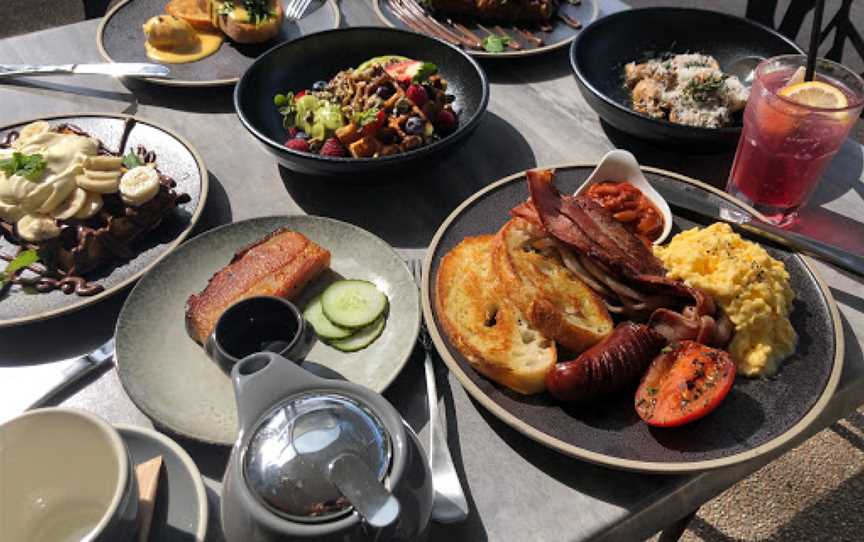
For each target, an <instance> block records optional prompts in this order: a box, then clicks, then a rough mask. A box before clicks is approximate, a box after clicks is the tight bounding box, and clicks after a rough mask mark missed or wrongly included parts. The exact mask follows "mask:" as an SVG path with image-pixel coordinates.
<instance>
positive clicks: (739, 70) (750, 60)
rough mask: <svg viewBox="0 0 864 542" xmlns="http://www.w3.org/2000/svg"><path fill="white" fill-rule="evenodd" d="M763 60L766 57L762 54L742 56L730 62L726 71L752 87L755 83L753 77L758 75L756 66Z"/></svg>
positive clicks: (743, 83)
mask: <svg viewBox="0 0 864 542" xmlns="http://www.w3.org/2000/svg"><path fill="white" fill-rule="evenodd" d="M763 60H765V58H764V57H761V56H742V57H741V58H738V59H736V60H734V61H733V62H732V63H731V64H729V65H728V66H727V67H726V70H725V72H726V73H728V74H729V75H734V76H735V77H737V78H738V80H739V81H741V84H742V85H744V86H745V87H746V88H750V87H751V86H752V85H753V79H754V78H755V77H756V67H757V66H759V63H760V62H762V61H763Z"/></svg>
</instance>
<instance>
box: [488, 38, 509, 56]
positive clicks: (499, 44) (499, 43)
mask: <svg viewBox="0 0 864 542" xmlns="http://www.w3.org/2000/svg"><path fill="white" fill-rule="evenodd" d="M508 43H510V38H508V37H507V36H495V35H489V36H486V37H485V38H483V48H484V49H486V50H487V51H489V52H490V53H503V52H504V49H506V48H507V44H508Z"/></svg>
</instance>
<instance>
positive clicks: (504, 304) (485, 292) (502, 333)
mask: <svg viewBox="0 0 864 542" xmlns="http://www.w3.org/2000/svg"><path fill="white" fill-rule="evenodd" d="M494 239H495V238H494V236H492V235H481V236H478V237H467V238H465V239H464V240H463V241H462V242H461V243H459V244H458V245H456V246H455V247H454V248H453V250H451V251H450V252H449V253H447V255H446V256H444V258H443V259H442V260H441V266H440V267H439V269H438V276H437V278H436V283H435V305H436V309H437V313H438V315H439V317H440V319H441V322H442V324H443V326H444V330H445V332H446V333H447V335H448V336H449V337H450V341H451V342H452V343H453V345H454V346H455V347H456V348H457V349H459V351H460V352H461V353H462V355H464V356H465V357H466V358H467V359H468V361H469V362H470V363H471V365H472V366H473V367H474V368H475V369H476V370H477V371H478V372H480V373H481V374H483V375H485V376H486V377H487V378H489V379H491V380H494V381H495V382H498V383H499V384H503V385H504V386H507V387H508V388H510V389H512V390H515V391H517V392H519V393H523V394H526V395H527V394H532V393H540V392H542V391H544V390H545V389H546V372H547V371H548V370H549V368H550V367H552V366H553V365H555V361H556V359H557V351H556V348H555V343H554V342H553V341H552V340H550V339H549V338H548V337H545V336H544V335H543V334H541V333H539V332H538V331H537V330H536V329H534V328H533V327H532V326H531V325H530V324H529V323H528V320H527V319H526V318H525V317H524V316H522V314H521V313H520V312H519V310H518V309H517V308H516V307H515V306H514V305H513V304H512V303H510V301H509V300H508V299H506V298H504V297H502V296H501V295H500V294H501V289H500V287H499V285H498V284H497V279H496V276H495V272H494V271H493V270H492V247H493V246H494Z"/></svg>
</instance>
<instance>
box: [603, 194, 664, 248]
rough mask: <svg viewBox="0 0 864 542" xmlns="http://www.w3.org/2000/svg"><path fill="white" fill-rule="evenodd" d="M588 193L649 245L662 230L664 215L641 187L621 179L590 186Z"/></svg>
mask: <svg viewBox="0 0 864 542" xmlns="http://www.w3.org/2000/svg"><path fill="white" fill-rule="evenodd" d="M587 195H588V197H589V198H591V199H593V200H594V201H596V202H597V203H599V204H600V205H602V206H603V207H604V208H605V209H606V210H608V211H609V212H611V213H612V216H613V217H615V220H617V221H618V222H621V223H622V224H624V227H625V228H627V229H628V230H629V231H631V232H633V233H634V234H636V235H637V236H638V237H639V238H640V239H642V242H643V243H645V244H646V245H651V244H652V243H653V242H654V241H656V240H657V238H659V237H660V234H661V233H663V226H664V224H663V215H661V214H660V211H658V210H657V207H655V206H654V204H653V203H651V200H649V199H648V198H647V197H645V194H643V193H642V191H641V190H639V189H638V188H636V187H635V186H633V185H632V184H630V183H628V182H626V181H623V182H612V181H607V182H602V183H596V184H593V185H591V186H590V187H589V188H588V192H587Z"/></svg>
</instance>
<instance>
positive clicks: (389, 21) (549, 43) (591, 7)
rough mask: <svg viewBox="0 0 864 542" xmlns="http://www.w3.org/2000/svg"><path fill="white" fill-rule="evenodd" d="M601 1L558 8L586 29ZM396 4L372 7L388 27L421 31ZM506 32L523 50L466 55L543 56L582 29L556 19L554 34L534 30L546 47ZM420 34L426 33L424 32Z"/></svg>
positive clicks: (388, 1) (379, 1)
mask: <svg viewBox="0 0 864 542" xmlns="http://www.w3.org/2000/svg"><path fill="white" fill-rule="evenodd" d="M400 1H404V0H400ZM409 1H412V2H417V3H418V4H419V2H418V0H409ZM597 1H598V0H582V1H581V2H578V3H573V4H571V3H569V2H567V1H563V2H561V6H560V7H559V8H558V9H559V10H560V12H561V13H564V14H566V15H567V16H569V17H571V18H573V19H575V20H577V21H579V22H580V23H582V28H584V27H586V26H588V24H589V23H591V22H592V21H593V20H594V19H596V18H597V11H598V9H597ZM393 3H394V0H372V7H373V8H374V9H375V13H376V14H377V15H378V18H379V19H381V21H382V22H384V24H386V25H387V26H392V27H394V28H402V29H403V30H411V31H417V30H416V29H414V28H412V27H411V26H409V25H407V24H406V23H405V22H404V21H402V20H401V19H400V18H399V17H398V16H397V15H396V12H395V11H394V8H393V5H392V4H393ZM396 3H398V2H396ZM442 22H443V19H442ZM466 26H467V28H468V29H469V30H470V31H471V32H472V33H473V34H474V35H476V36H478V37H480V38H481V39H482V38H484V37H485V36H486V35H487V34H486V32H485V31H483V30H482V29H480V28H479V27H477V26H476V25H472V24H466ZM484 26H486V28H490V26H487V25H484ZM490 29H491V28H490ZM504 30H505V33H506V34H507V35H508V36H509V37H510V38H511V39H512V40H514V41H516V42H518V43H519V44H521V45H522V49H521V50H514V49H510V48H507V49H505V50H504V52H501V53H490V52H488V51H485V50H477V49H470V48H467V47H466V48H465V52H467V53H468V54H470V55H471V56H476V57H478V58H519V57H525V56H532V55H539V54H543V53H548V52H549V51H554V50H555V49H560V48H561V47H564V46H566V45H568V44H569V43H570V42H572V41H573V40H574V39H576V35H577V34H579V32H580V31H581V28H573V27H571V26H569V25H568V24H566V23H565V22H564V21H562V20H561V19H559V18H557V17H556V18H555V19H553V21H552V30H551V31H550V32H543V31H540V30H534V33H535V34H536V35H537V36H538V37H540V38H542V39H543V42H544V43H543V45H542V46H539V47H538V46H536V45H533V44H532V43H531V42H529V41H527V40H526V39H525V38H524V37H522V36H521V35H520V34H519V33H518V32H515V31H514V30H513V28H512V27H506V28H504ZM420 33H421V34H422V33H424V32H420Z"/></svg>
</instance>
